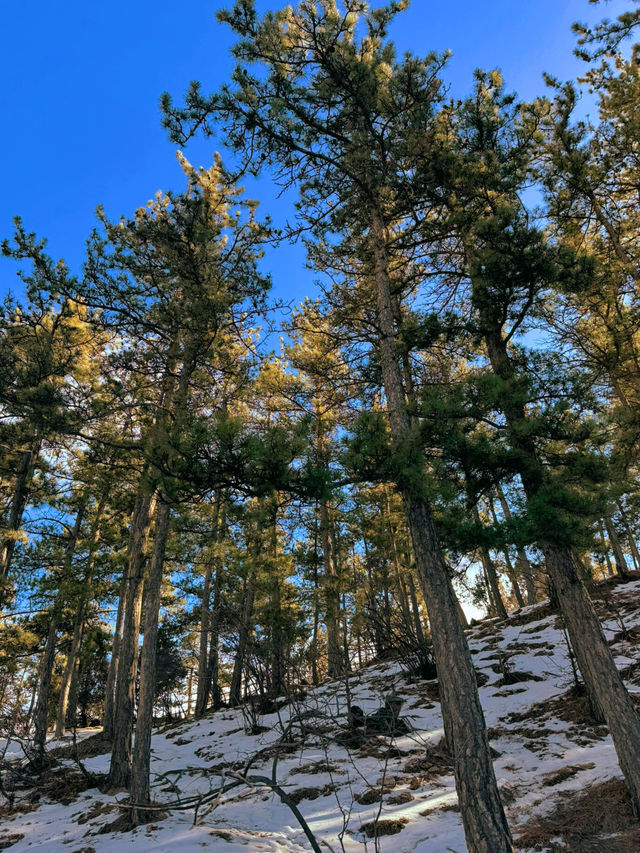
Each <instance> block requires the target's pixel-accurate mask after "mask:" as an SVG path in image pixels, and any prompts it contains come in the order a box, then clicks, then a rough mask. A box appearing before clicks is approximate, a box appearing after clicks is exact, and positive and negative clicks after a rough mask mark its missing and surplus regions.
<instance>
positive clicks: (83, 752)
mask: <svg viewBox="0 0 640 853" xmlns="http://www.w3.org/2000/svg"><path fill="white" fill-rule="evenodd" d="M110 749H111V741H110V740H109V739H108V738H106V737H104V735H103V734H102V732H96V734H94V735H90V736H89V737H87V738H84V739H83V740H79V741H76V743H75V744H74V743H70V744H65V746H56V747H54V748H53V749H50V750H49V755H51V756H53V758H76V757H77V758H80V759H82V760H84V759H85V758H94V757H95V756H96V755H104V753H105V752H109V750H110Z"/></svg>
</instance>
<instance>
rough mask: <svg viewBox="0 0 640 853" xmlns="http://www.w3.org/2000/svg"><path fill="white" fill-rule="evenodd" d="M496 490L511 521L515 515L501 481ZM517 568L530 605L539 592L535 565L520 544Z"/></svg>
mask: <svg viewBox="0 0 640 853" xmlns="http://www.w3.org/2000/svg"><path fill="white" fill-rule="evenodd" d="M496 492H497V494H498V500H499V501H500V506H501V507H502V512H503V514H504V517H505V518H506V519H507V521H511V519H512V518H513V515H512V514H511V508H510V507H509V504H508V502H507V498H506V496H505V493H504V491H503V489H502V486H501V485H500V484H499V483H498V485H497V486H496ZM516 569H517V570H518V571H519V572H520V574H521V575H522V577H523V578H524V583H525V587H526V590H527V604H528V605H529V606H530V605H532V604H535V603H536V601H537V600H538V593H537V592H536V585H535V583H534V577H533V566H532V565H531V563H530V562H529V558H528V557H527V554H526V552H525V550H524V548H521V547H520V546H517V547H516Z"/></svg>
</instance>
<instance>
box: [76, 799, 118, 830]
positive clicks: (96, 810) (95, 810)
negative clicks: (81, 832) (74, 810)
mask: <svg viewBox="0 0 640 853" xmlns="http://www.w3.org/2000/svg"><path fill="white" fill-rule="evenodd" d="M115 811H118V806H117V805H116V804H115V803H104V802H102V800H96V802H94V803H92V804H91V807H90V808H89V809H87V811H86V812H82V814H81V815H79V816H78V818H77V820H76V823H79V824H80V825H82V824H84V823H90V822H91V821H93V820H95V819H96V818H98V817H100V816H101V815H103V814H109V813H110V812H115Z"/></svg>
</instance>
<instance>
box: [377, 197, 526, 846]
mask: <svg viewBox="0 0 640 853" xmlns="http://www.w3.org/2000/svg"><path fill="white" fill-rule="evenodd" d="M371 226H372V227H371V234H370V237H371V243H372V246H371V249H372V252H373V258H374V273H375V286H376V302H377V320H378V329H379V341H378V343H379V356H380V365H381V368H382V378H383V383H384V389H385V395H386V404H387V412H388V415H389V423H390V427H391V435H392V438H393V441H394V444H395V445H396V446H402V447H403V450H404V451H405V452H406V448H407V447H408V446H409V445H410V435H411V425H410V420H409V416H408V413H407V406H406V399H405V395H404V390H403V385H402V374H401V371H400V368H399V365H398V359H397V353H396V347H395V328H394V323H393V310H392V303H391V292H390V283H389V272H388V270H389V266H388V259H387V255H386V245H387V242H388V235H387V233H386V228H385V226H384V223H383V222H382V219H381V217H380V214H379V212H378V211H377V210H376V209H374V210H373V211H372V221H371ZM415 461H416V462H418V461H419V460H415ZM398 485H399V488H400V492H401V494H402V498H403V502H404V505H405V510H406V513H407V520H408V523H409V531H410V534H411V539H412V542H413V550H414V555H415V561H416V568H417V570H418V577H419V579H420V583H421V586H422V591H423V595H424V598H425V602H426V604H427V610H428V613H429V621H430V624H431V637H432V640H433V648H434V656H435V661H436V667H437V670H438V676H439V680H440V692H441V698H442V703H441V704H442V714H443V721H444V725H445V730H446V731H448V734H449V740H450V742H451V743H452V745H453V757H454V767H455V777H456V788H457V791H458V800H459V804H460V811H461V816H462V822H463V825H464V831H465V836H466V840H467V845H468V847H469V849H470V850H471V851H473V853H512V851H513V844H512V841H511V834H510V832H509V827H508V825H507V821H506V818H505V815H504V810H503V807H502V803H501V801H500V795H499V793H498V785H497V782H496V778H495V774H494V770H493V764H492V762H491V754H490V751H489V741H488V738H487V731H486V725H485V721H484V715H483V713H482V708H481V706H480V700H479V697H478V688H477V685H476V678H475V671H474V668H473V664H472V662H471V655H470V653H469V648H468V646H467V641H466V637H465V634H464V630H463V628H462V625H461V623H460V619H459V617H458V611H457V602H456V599H455V596H454V594H453V589H452V586H451V581H450V579H449V575H448V571H447V566H446V564H445V561H444V557H443V555H442V550H441V548H440V544H439V542H438V537H437V535H436V531H435V528H434V525H433V519H432V517H431V509H430V506H429V504H428V502H427V500H426V499H425V498H424V497H423V495H422V493H421V489H420V484H418V483H416V482H414V481H413V480H410V479H407V480H406V481H404V482H401V483H399V484H398Z"/></svg>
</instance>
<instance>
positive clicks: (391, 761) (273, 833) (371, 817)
mask: <svg viewBox="0 0 640 853" xmlns="http://www.w3.org/2000/svg"><path fill="white" fill-rule="evenodd" d="M639 594H640V581H637V580H634V581H632V582H630V583H627V584H624V585H619V586H615V587H613V588H608V587H606V586H605V587H601V588H600V589H599V590H598V591H597V592H596V595H597V596H599V598H598V599H597V602H596V603H597V607H598V609H599V612H600V615H601V617H602V618H603V620H604V625H605V628H606V631H607V636H608V638H609V640H610V641H611V642H612V643H613V644H614V649H615V653H616V657H617V663H618V666H619V667H620V668H621V669H622V670H623V671H624V674H625V677H626V678H627V683H628V685H629V687H630V689H631V690H632V691H638V693H640V686H635V684H636V683H640V655H639V650H638V646H637V642H638V638H639V637H640V607H639V602H638V599H639ZM469 642H470V646H471V650H472V653H473V658H474V662H475V665H476V669H477V672H478V683H479V685H480V695H481V699H482V704H483V707H484V710H485V714H486V718H487V725H488V726H489V733H490V739H491V745H492V747H493V748H494V750H495V755H496V758H495V769H496V774H497V776H498V781H499V785H500V789H501V791H502V794H503V800H504V803H505V806H506V809H507V815H508V819H509V823H510V825H511V827H512V830H513V833H514V837H515V839H516V843H517V845H518V847H519V848H520V849H522V850H538V851H540V850H547V851H560V850H569V851H574V852H575V851H577V852H578V853H580V851H598V850H604V849H606V850H607V851H608V853H616V851H620V853H624V851H638V850H640V827H638V825H637V824H635V823H634V822H633V820H632V818H631V816H630V808H629V806H628V805H627V802H626V797H625V793H624V788H623V786H622V784H621V782H620V781H619V780H620V779H621V774H620V771H619V769H618V766H617V762H616V757H615V753H614V750H613V747H612V744H611V740H610V738H609V737H608V735H607V732H606V729H605V728H604V727H602V726H597V725H595V724H593V723H591V722H590V720H589V716H588V711H587V703H586V701H585V699H584V697H582V696H581V695H580V694H579V692H578V691H576V690H575V689H574V688H573V675H572V666H571V662H570V660H569V657H568V655H567V651H566V644H565V640H564V635H563V631H562V626H561V624H560V620H559V618H558V617H557V615H556V614H554V613H549V609H548V606H546V605H545V604H542V605H537V606H536V607H535V608H528V609H527V610H524V611H521V612H520V613H519V614H517V615H515V616H512V617H511V618H510V619H509V621H507V622H502V623H495V622H483V623H481V624H479V625H477V626H476V627H474V628H472V629H471V630H470V632H469ZM347 691H348V692H349V693H350V701H351V703H352V705H358V706H360V707H361V708H362V709H363V711H364V713H365V714H366V715H372V714H374V713H375V712H376V710H378V709H380V708H381V707H382V706H383V704H384V700H385V697H388V696H389V694H391V693H393V694H396V695H398V696H401V697H402V698H403V700H404V701H403V705H402V708H401V711H400V718H401V721H404V723H402V722H401V723H400V725H399V727H398V729H397V730H396V733H395V734H394V735H393V736H392V737H386V736H383V735H382V734H380V733H379V731H376V730H375V728H376V726H375V722H370V723H369V724H368V725H367V727H366V729H362V728H358V729H355V731H354V730H351V731H350V730H349V729H348V725H347ZM252 726H253V729H252V731H253V732H254V733H247V732H249V731H250V730H251V727H252ZM402 728H405V729H407V730H406V731H404V732H403V731H401V730H400V729H402ZM442 735H443V732H442V721H441V716H440V706H439V702H438V687H437V682H435V681H414V682H413V683H411V680H410V679H408V678H407V676H406V673H405V671H404V670H403V668H402V666H401V665H400V664H399V663H397V662H389V663H385V664H380V665H377V666H374V667H370V668H368V669H366V670H364V671H362V672H359V673H356V674H353V675H352V676H350V677H349V679H348V683H345V682H344V681H340V682H337V681H336V682H330V683H327V684H325V685H324V686H322V687H321V688H319V689H317V690H309V691H308V692H307V694H306V696H300V697H298V698H297V699H296V700H295V701H293V702H292V703H290V704H287V705H283V706H282V707H281V708H280V709H279V710H278V711H277V712H276V713H271V714H265V715H262V716H251V715H249V714H248V713H247V712H246V711H245V713H244V714H243V712H242V711H240V710H237V711H236V710H234V711H229V710H222V711H220V712H218V713H216V714H213V715H210V716H209V717H206V718H204V719H203V720H201V721H199V722H184V721H183V722H182V723H181V724H179V725H176V726H174V727H172V728H169V729H167V730H165V731H162V732H159V733H157V734H156V735H155V736H154V739H153V756H152V758H153V760H152V778H153V780H154V792H155V797H156V799H157V800H158V801H165V802H168V803H174V804H175V803H176V802H177V801H178V800H185V801H186V802H185V808H184V809H183V810H171V811H169V812H168V814H166V815H161V814H159V816H158V820H157V822H155V823H154V824H151V825H149V826H147V827H140V828H138V829H137V830H136V831H134V832H131V833H126V834H123V833H121V832H116V831H112V830H110V829H109V828H108V825H109V824H110V823H112V822H113V821H114V820H116V818H117V817H118V813H119V809H118V807H117V805H116V803H117V800H118V799H120V800H124V799H125V794H124V793H122V794H116V795H115V796H114V795H108V794H103V793H100V792H99V791H98V790H97V789H95V788H94V789H89V790H86V785H87V782H86V781H85V779H84V777H83V776H82V775H81V774H80V773H79V771H78V770H77V768H76V766H75V764H74V763H73V761H71V760H69V759H61V766H60V767H59V768H58V769H57V770H53V771H51V772H50V773H49V777H48V792H47V791H45V792H44V793H43V794H42V796H41V799H40V800H39V802H37V803H34V802H31V803H29V802H28V800H29V799H31V800H33V792H30V791H29V790H24V791H20V792H19V799H20V800H21V803H20V804H19V806H18V811H17V813H15V814H13V815H8V814H6V810H5V813H4V815H3V822H2V828H1V830H0V842H1V843H0V849H1V848H8V849H10V850H11V853H23V851H47V853H63V851H64V853H81V851H82V853H115V852H116V851H121V850H123V849H125V848H126V849H127V850H132V851H134V853H146V851H153V853H165V852H166V853H187V851H188V853H196V851H198V850H200V849H201V848H206V849H207V850H211V851H216V853H218V851H219V853H240V851H242V853H247V851H272V852H273V853H276V851H279V852H281V853H302V851H306V850H309V849H311V848H310V844H309V841H308V840H307V838H306V837H305V834H304V832H303V829H302V828H301V826H300V825H299V824H298V822H297V821H296V818H295V816H294V814H293V813H292V811H291V809H290V808H289V807H288V806H287V805H285V804H283V803H282V802H281V799H280V797H279V796H278V795H277V793H274V792H273V790H271V788H270V787H268V786H267V785H266V784H263V783H262V782H260V781H255V777H266V778H267V779H275V780H276V782H277V785H278V786H280V787H281V788H282V790H283V791H284V792H286V794H287V795H288V796H289V797H290V798H291V800H292V801H293V802H294V803H296V804H297V805H298V808H299V810H300V812H301V814H302V815H303V816H304V818H305V819H306V821H307V822H308V825H309V827H310V829H311V831H312V833H313V834H314V836H315V838H316V839H317V840H318V843H319V845H320V848H321V849H322V850H327V851H333V853H338V851H345V853H364V851H374V850H380V851H383V853H389V851H394V853H446V851H456V853H463V851H465V850H466V846H465V842H464V835H463V831H462V826H461V823H460V819H459V814H458V811H457V803H456V794H455V787H454V780H453V776H452V773H451V769H450V767H449V766H448V765H447V761H446V759H445V758H444V757H443V755H442V754H441V753H440V752H439V751H438V749H437V744H438V742H439V741H440V740H441V738H442ZM278 742H280V745H278ZM256 753H259V755H257V756H256ZM253 756H256V757H255V759H254V760H253V761H252V762H251V764H250V766H248V767H247V762H248V761H249V759H251V758H252V757H253ZM107 763H108V756H106V755H101V756H94V757H90V758H87V759H86V760H85V766H86V769H87V770H88V771H90V772H91V773H99V772H103V771H105V770H106V769H107ZM274 763H275V767H274ZM238 772H239V773H241V774H243V773H244V774H246V775H247V776H248V777H249V779H253V780H254V784H253V785H247V784H240V783H239V781H240V780H239V779H238V778H237V776H234V775H233V774H234V773H238ZM221 782H222V783H224V784H229V783H233V782H238V783H239V784H238V785H237V787H235V788H232V789H231V790H229V791H228V793H226V794H224V795H222V796H221V797H220V798H219V799H218V800H217V801H211V799H210V798H209V799H208V800H207V798H206V796H205V798H204V801H203V802H201V803H200V805H199V808H198V811H197V820H196V823H195V824H194V817H195V811H196V808H195V807H196V804H197V803H198V796H197V795H199V794H203V795H206V794H207V793H208V792H210V791H212V790H215V789H217V788H218V787H219V786H220V784H221ZM54 798H55V799H54ZM189 798H191V799H189ZM60 800H62V802H60ZM376 821H377V823H376ZM376 830H377V833H378V837H377V838H376V837H375V836H376Z"/></svg>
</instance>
